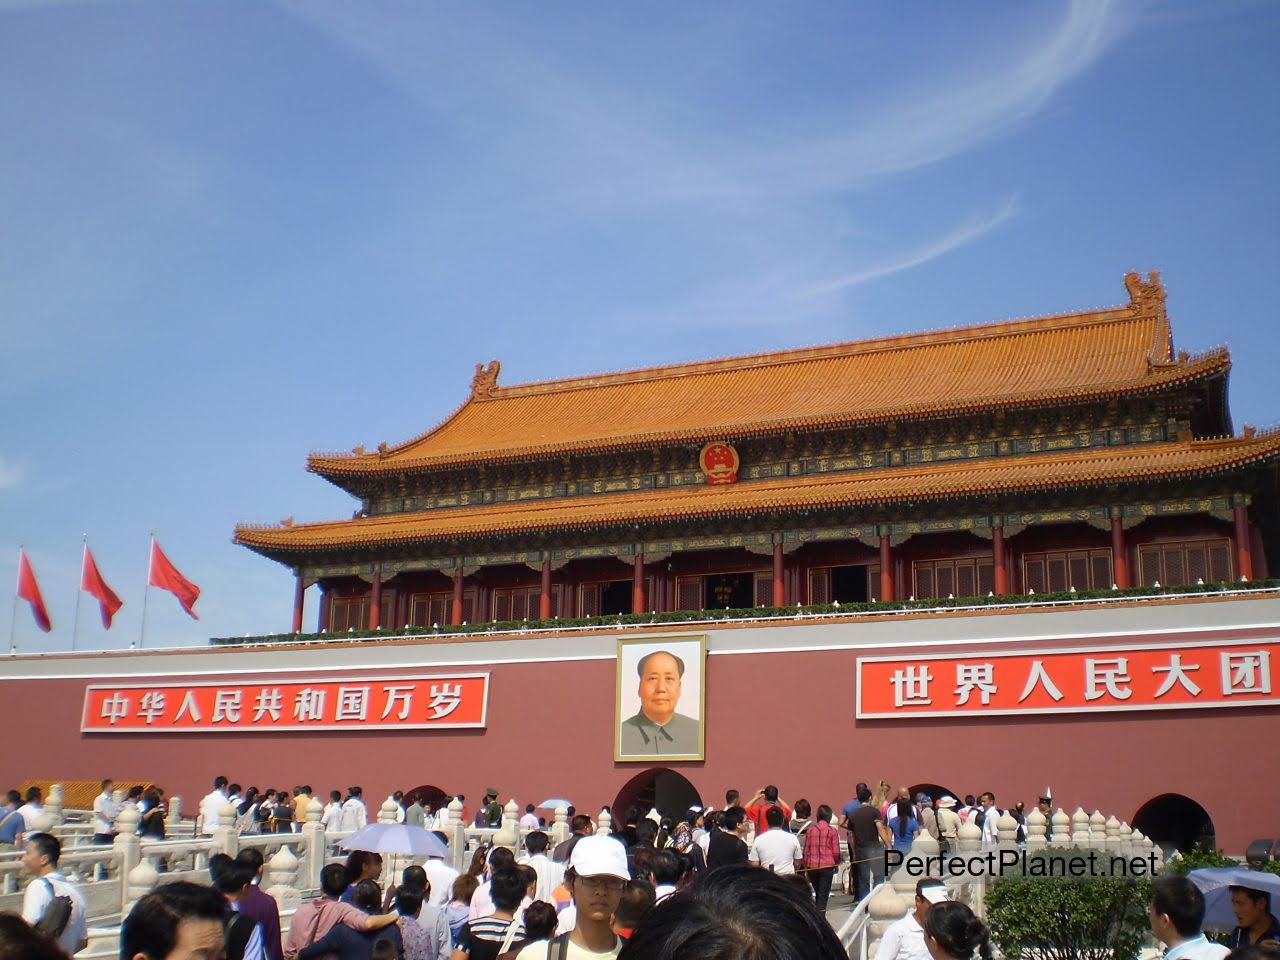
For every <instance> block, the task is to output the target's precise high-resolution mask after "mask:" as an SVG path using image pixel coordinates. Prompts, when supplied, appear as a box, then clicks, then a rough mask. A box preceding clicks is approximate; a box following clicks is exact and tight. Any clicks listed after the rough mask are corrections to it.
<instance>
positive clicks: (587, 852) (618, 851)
mask: <svg viewBox="0 0 1280 960" xmlns="http://www.w3.org/2000/svg"><path fill="white" fill-rule="evenodd" d="M564 879H565V884H566V886H568V888H569V892H570V893H571V894H573V905H572V906H571V907H566V908H565V909H564V910H563V911H562V912H561V914H560V918H561V920H562V921H564V920H566V919H567V918H566V914H569V913H570V911H573V916H572V920H573V928H572V929H571V930H569V932H568V933H564V934H562V935H560V936H558V937H556V938H555V939H554V940H552V941H551V943H550V944H548V946H547V957H548V960H590V958H596V957H616V956H617V955H618V951H619V950H621V949H622V941H621V940H620V939H619V938H618V937H617V935H616V934H614V932H613V928H612V927H611V926H610V920H611V919H612V917H613V914H614V911H616V910H617V909H618V901H619V900H621V899H622V892H623V891H624V890H626V888H627V884H628V883H629V882H630V880H631V872H630V871H629V870H628V869H627V850H626V848H625V847H624V846H623V845H622V844H621V843H619V842H618V841H617V840H615V839H613V838H612V837H606V836H590V837H583V838H582V839H581V840H579V841H578V842H577V843H576V844H574V846H573V854H572V855H571V856H570V857H569V868H568V869H567V870H566V871H565V875H564Z"/></svg>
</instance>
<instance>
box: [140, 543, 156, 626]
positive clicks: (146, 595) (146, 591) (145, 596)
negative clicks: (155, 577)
mask: <svg viewBox="0 0 1280 960" xmlns="http://www.w3.org/2000/svg"><path fill="white" fill-rule="evenodd" d="M155 552H156V532H155V531H154V530H152V531H151V547H150V549H148V550H147V585H146V586H145V587H143V588H142V632H141V633H139V634H138V649H139V650H141V649H142V645H143V644H144V643H146V640H147V601H148V600H149V599H150V598H151V558H152V557H153V556H155Z"/></svg>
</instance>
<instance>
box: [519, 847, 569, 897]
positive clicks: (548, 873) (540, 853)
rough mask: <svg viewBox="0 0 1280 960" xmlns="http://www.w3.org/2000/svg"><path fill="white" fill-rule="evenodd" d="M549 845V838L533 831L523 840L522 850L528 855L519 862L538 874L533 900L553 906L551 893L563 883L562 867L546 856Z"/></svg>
mask: <svg viewBox="0 0 1280 960" xmlns="http://www.w3.org/2000/svg"><path fill="white" fill-rule="evenodd" d="M550 843H551V838H550V837H548V836H547V835H546V834H545V833H543V832H542V831H541V830H534V831H533V832H532V833H531V834H529V835H528V836H527V837H525V838H524V848H525V850H527V851H528V854H527V855H526V856H525V857H524V858H523V859H522V860H521V861H520V862H521V863H523V864H526V865H527V866H530V867H532V868H533V869H534V872H535V873H537V874H538V885H537V887H536V888H535V890H534V893H533V899H535V900H545V901H546V902H547V903H549V904H552V905H553V906H554V905H555V902H556V901H555V897H554V896H552V892H553V891H554V890H555V888H556V887H558V886H560V884H561V883H563V882H564V866H563V864H559V863H556V862H555V861H554V860H552V859H551V858H550V857H548V856H547V847H548V846H549V845H550Z"/></svg>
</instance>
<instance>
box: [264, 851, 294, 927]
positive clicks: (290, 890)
mask: <svg viewBox="0 0 1280 960" xmlns="http://www.w3.org/2000/svg"><path fill="white" fill-rule="evenodd" d="M266 874H267V876H266V881H267V882H268V883H270V884H271V886H269V887H267V893H269V894H271V896H273V897H275V898H276V903H277V904H279V906H280V912H281V913H283V912H285V911H286V910H297V909H298V907H300V906H302V894H301V893H300V892H299V891H298V858H297V857H295V856H294V855H293V851H292V850H290V849H289V845H288V844H287V843H286V844H285V845H284V846H283V847H281V848H280V849H279V850H277V851H276V855H275V856H274V857H272V858H271V859H270V860H268V861H267V869H266Z"/></svg>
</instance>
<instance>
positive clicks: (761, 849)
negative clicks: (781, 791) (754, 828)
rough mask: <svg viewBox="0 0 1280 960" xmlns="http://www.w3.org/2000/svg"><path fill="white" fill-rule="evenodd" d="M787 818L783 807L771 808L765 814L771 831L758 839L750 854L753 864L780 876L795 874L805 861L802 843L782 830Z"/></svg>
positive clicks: (767, 831)
mask: <svg viewBox="0 0 1280 960" xmlns="http://www.w3.org/2000/svg"><path fill="white" fill-rule="evenodd" d="M785 816H786V814H784V813H783V812H782V808H781V807H770V808H769V809H768V810H766V811H765V812H764V818H765V822H766V823H767V824H768V825H769V829H768V830H766V831H765V832H764V833H762V834H760V836H758V837H756V839H755V842H754V843H752V844H751V852H750V854H749V856H750V857H751V862H752V863H754V864H756V865H757V866H760V867H764V868H765V869H766V870H772V871H773V872H774V873H777V874H780V875H786V874H790V873H795V872H796V871H797V870H799V869H800V867H801V861H802V860H804V851H803V850H801V849H800V841H799V840H797V839H796V838H795V835H794V834H791V833H788V832H787V831H786V830H783V829H782V821H783V818H784V817H785Z"/></svg>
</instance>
